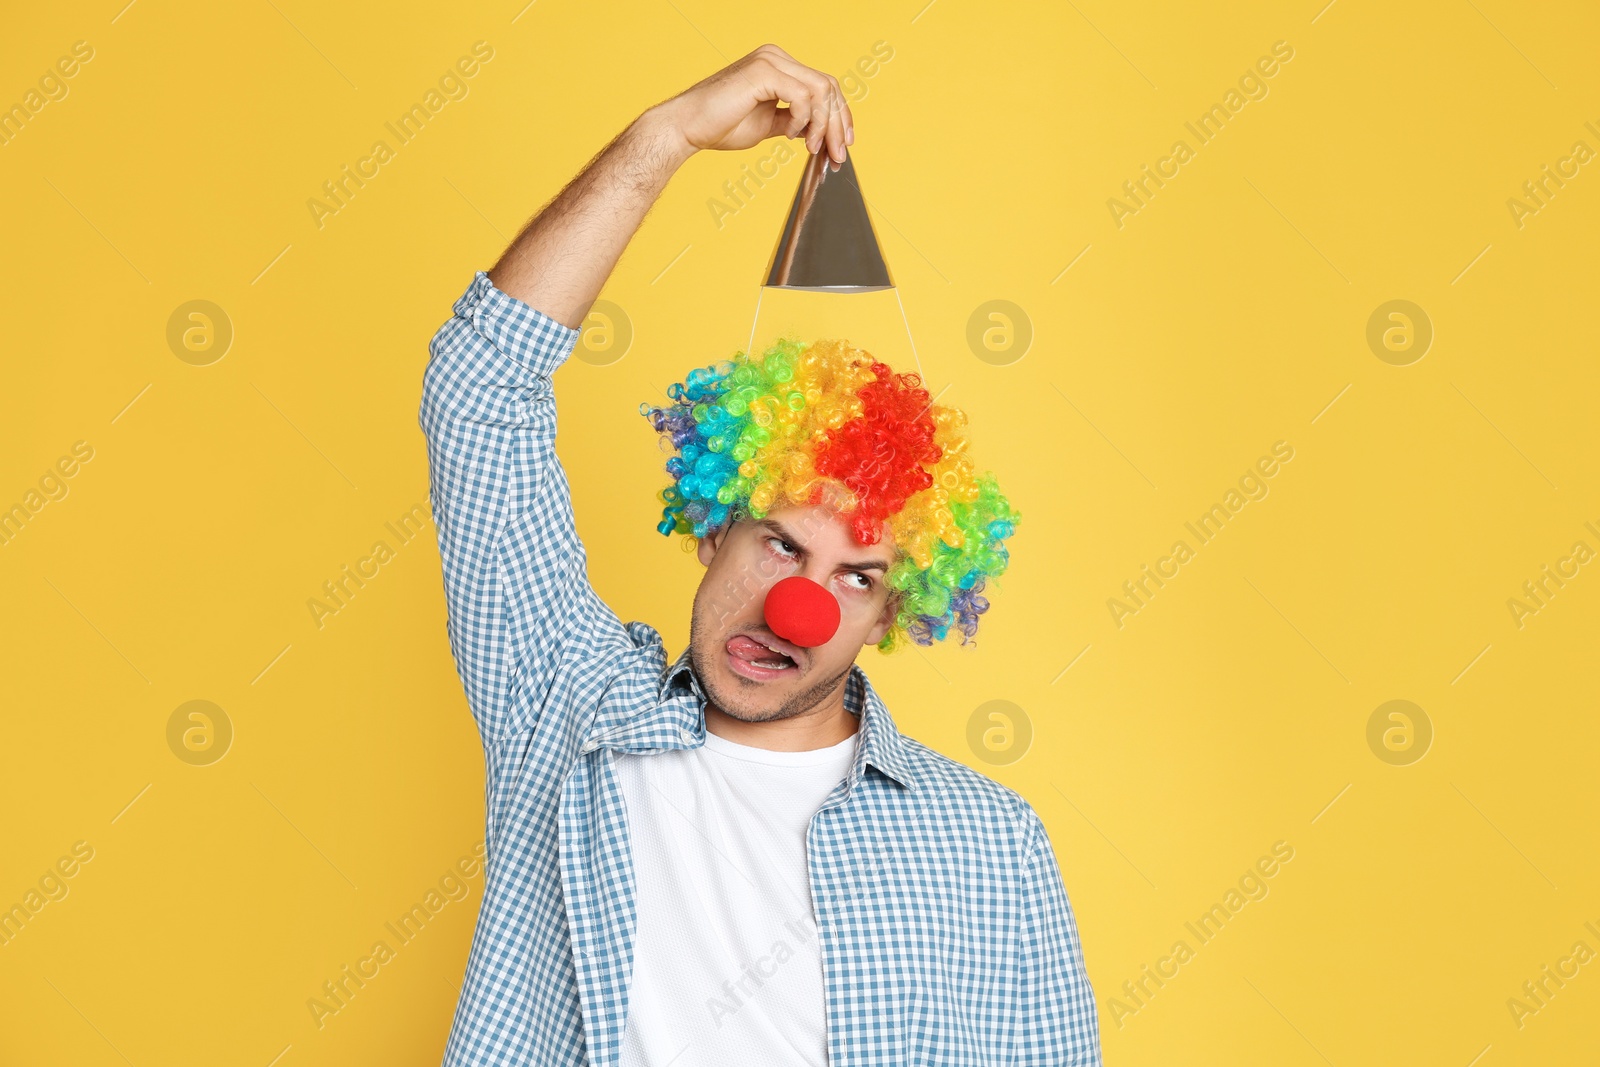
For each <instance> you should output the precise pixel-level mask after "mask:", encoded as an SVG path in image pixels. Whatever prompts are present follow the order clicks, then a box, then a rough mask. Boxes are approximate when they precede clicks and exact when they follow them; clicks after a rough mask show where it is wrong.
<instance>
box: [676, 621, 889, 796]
mask: <svg viewBox="0 0 1600 1067" xmlns="http://www.w3.org/2000/svg"><path fill="white" fill-rule="evenodd" d="M675 690H688V691H690V692H692V693H693V694H694V697H695V703H696V705H697V706H698V707H700V708H701V709H702V710H701V713H700V714H701V723H700V725H701V730H702V732H703V731H704V710H703V709H704V706H705V701H706V692H705V690H704V689H703V688H701V685H700V679H699V678H698V677H697V676H696V675H695V673H694V663H693V662H692V660H691V659H690V657H689V649H687V648H686V649H684V650H683V652H682V654H680V655H679V656H678V658H677V659H676V660H675V661H673V663H672V665H671V666H670V667H668V668H667V670H666V673H665V674H663V675H662V676H661V692H660V699H661V700H663V701H665V700H669V699H671V697H672V695H673V693H674V691H675ZM844 706H845V710H846V711H848V712H850V713H851V714H852V715H855V716H856V717H857V718H859V719H860V720H861V724H860V726H859V727H858V729H859V731H860V733H861V738H860V740H859V741H858V742H857V744H856V755H855V761H854V763H853V764H852V765H851V768H850V780H851V781H852V783H853V782H854V781H855V780H856V779H858V778H860V777H861V776H862V774H863V773H864V772H865V769H866V767H867V766H869V765H870V766H873V767H876V768H877V769H878V770H879V771H880V772H881V773H883V774H884V775H886V776H888V777H889V778H890V779H891V780H893V781H894V782H896V783H898V784H900V785H902V786H904V787H905V788H907V789H914V788H916V777H915V775H914V774H913V773H912V770H911V760H910V754H909V753H908V751H907V744H906V739H905V736H904V735H903V734H901V733H900V730H899V728H898V727H896V726H895V722H894V717H893V716H892V715H890V714H889V708H888V706H887V705H885V704H884V702H883V699H882V698H881V697H880V696H878V692H877V690H875V689H873V688H872V683H871V682H870V681H869V680H868V679H867V673H866V671H863V670H862V669H861V666H860V664H852V665H851V667H850V673H849V675H847V676H846V678H845V685H844Z"/></svg>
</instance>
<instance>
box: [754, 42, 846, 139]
mask: <svg viewBox="0 0 1600 1067" xmlns="http://www.w3.org/2000/svg"><path fill="white" fill-rule="evenodd" d="M751 55H752V56H758V57H760V58H758V59H757V60H756V62H757V63H759V64H761V65H763V66H768V67H770V68H771V69H772V71H773V75H774V80H778V79H787V80H788V83H789V84H791V85H798V86H801V87H803V93H804V99H803V100H802V99H796V98H793V97H790V96H789V95H788V92H784V93H782V94H781V95H782V97H783V99H784V100H785V101H787V102H788V104H789V110H790V111H791V113H792V114H791V122H790V123H789V128H788V129H787V130H786V131H785V136H788V137H795V136H801V135H803V136H804V137H805V140H806V149H807V150H808V151H810V152H812V153H813V154H815V153H818V152H821V151H823V150H826V151H827V152H828V155H829V157H830V158H832V159H833V160H835V161H836V162H839V163H842V162H844V157H845V146H846V145H847V144H849V143H851V142H852V141H853V140H854V139H855V135H854V118H853V117H852V116H851V114H850V108H849V106H848V105H847V104H846V103H845V100H844V91H843V90H842V89H840V88H839V82H838V80H837V79H835V78H834V77H833V76H832V75H830V74H823V73H822V72H821V71H818V70H814V69H812V68H811V67H808V66H806V65H805V64H803V63H799V62H797V61H796V60H795V59H794V57H792V56H790V55H789V54H788V53H787V52H785V51H784V50H783V49H781V48H779V47H778V46H777V45H762V46H761V47H760V48H758V49H756V51H755V52H753V53H751ZM789 91H790V92H800V91H801V90H796V89H791V90H789Z"/></svg>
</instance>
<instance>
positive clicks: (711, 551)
mask: <svg viewBox="0 0 1600 1067" xmlns="http://www.w3.org/2000/svg"><path fill="white" fill-rule="evenodd" d="M731 529H733V523H731V522H730V523H728V524H727V525H726V526H723V527H722V528H721V529H719V530H716V531H714V532H712V533H710V534H708V535H706V536H705V537H702V538H700V543H699V544H697V545H695V549H694V554H695V555H696V556H697V557H699V559H700V562H701V563H702V564H703V565H705V566H707V567H709V566H711V561H712V560H713V559H715V558H716V555H717V549H719V548H721V547H722V542H723V540H724V539H725V538H727V536H728V531H729V530H731Z"/></svg>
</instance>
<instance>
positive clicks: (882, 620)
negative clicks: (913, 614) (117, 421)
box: [862, 591, 900, 648]
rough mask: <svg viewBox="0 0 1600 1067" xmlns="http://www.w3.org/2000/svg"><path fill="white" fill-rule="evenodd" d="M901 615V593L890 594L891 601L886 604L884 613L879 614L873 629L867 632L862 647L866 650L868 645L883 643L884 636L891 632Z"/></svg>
mask: <svg viewBox="0 0 1600 1067" xmlns="http://www.w3.org/2000/svg"><path fill="white" fill-rule="evenodd" d="M899 613H900V593H899V592H898V591H896V592H892V593H890V594H889V599H888V600H887V601H885V602H884V605H883V611H882V612H880V613H879V615H878V619H877V621H876V622H874V623H873V624H872V629H870V630H868V631H867V639H866V640H865V641H863V642H862V647H863V648H865V647H866V646H867V645H875V644H877V643H878V642H879V641H882V640H883V635H884V634H886V633H888V632H889V629H890V627H892V626H893V625H894V617H895V616H896V615H898V614H899Z"/></svg>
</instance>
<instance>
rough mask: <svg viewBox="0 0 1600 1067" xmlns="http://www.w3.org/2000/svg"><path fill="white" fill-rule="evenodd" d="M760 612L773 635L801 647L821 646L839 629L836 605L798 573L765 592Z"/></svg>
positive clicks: (820, 588) (815, 585)
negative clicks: (764, 601)
mask: <svg viewBox="0 0 1600 1067" xmlns="http://www.w3.org/2000/svg"><path fill="white" fill-rule="evenodd" d="M761 611H762V614H763V615H765V616H766V619H767V625H768V626H769V627H771V628H772V632H773V633H775V634H777V635H778V636H779V637H781V638H783V639H784V640H785V641H789V642H791V643H793V644H796V645H799V646H800V647H801V648H816V647H817V646H818V645H825V644H827V643H828V641H829V639H831V638H832V637H833V635H834V634H835V633H836V632H838V629H839V602H838V601H837V600H835V599H834V598H833V594H832V593H830V592H828V591H827V590H826V589H824V588H822V586H820V585H818V584H817V583H816V582H813V581H812V580H811V579H810V578H806V577H804V576H802V575H799V574H795V575H791V576H789V577H788V578H785V579H783V581H781V582H778V583H777V584H776V585H774V586H773V587H772V588H771V589H769V590H768V591H767V599H766V603H764V604H763V605H762V609H761Z"/></svg>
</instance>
